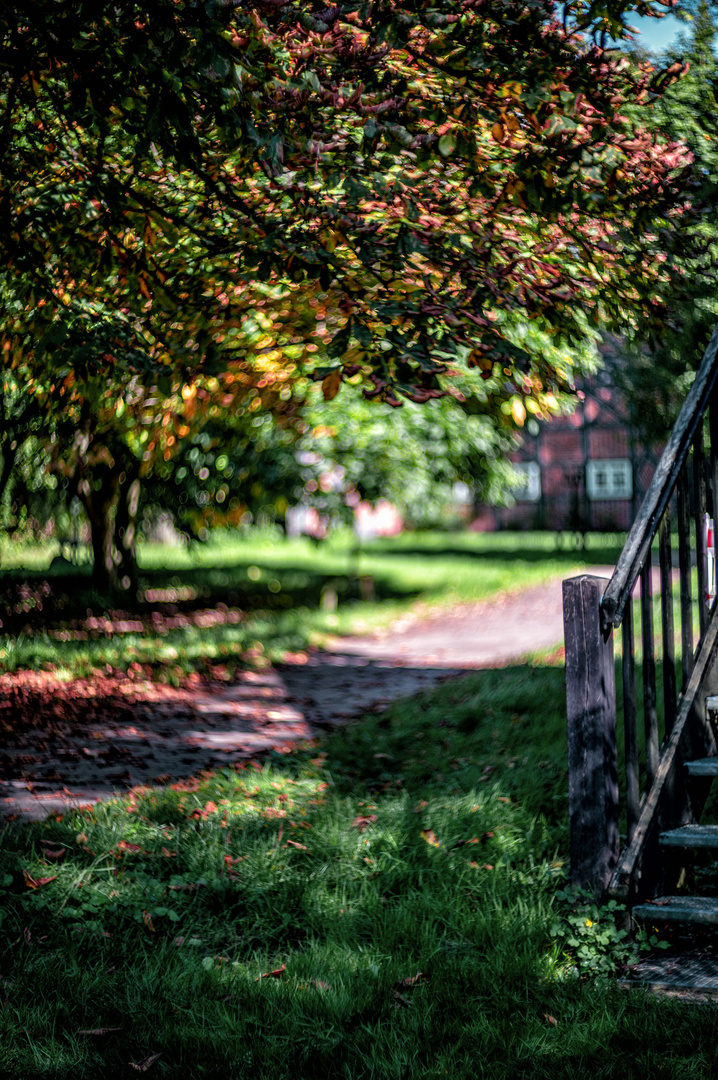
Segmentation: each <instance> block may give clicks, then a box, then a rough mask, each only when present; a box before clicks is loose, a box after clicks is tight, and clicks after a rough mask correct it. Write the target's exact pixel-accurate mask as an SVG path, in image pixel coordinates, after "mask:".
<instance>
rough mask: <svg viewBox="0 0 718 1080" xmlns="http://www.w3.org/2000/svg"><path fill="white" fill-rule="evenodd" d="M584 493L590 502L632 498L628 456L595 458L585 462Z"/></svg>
mask: <svg viewBox="0 0 718 1080" xmlns="http://www.w3.org/2000/svg"><path fill="white" fill-rule="evenodd" d="M586 494H587V495H588V497H589V499H590V500H591V501H592V502H616V501H619V502H626V501H627V500H628V499H632V498H633V468H632V466H631V461H630V458H597V459H595V460H593V461H588V462H586Z"/></svg>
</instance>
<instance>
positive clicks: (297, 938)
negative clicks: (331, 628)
mask: <svg viewBox="0 0 718 1080" xmlns="http://www.w3.org/2000/svg"><path fill="white" fill-rule="evenodd" d="M562 681H563V671H562V669H561V667H560V666H556V665H555V663H552V662H550V661H548V660H546V659H544V660H542V661H536V662H534V663H530V664H526V665H521V666H517V667H513V668H505V669H501V670H497V671H490V672H481V673H477V674H473V675H470V676H465V677H462V678H461V679H458V680H454V681H452V682H449V683H446V684H444V685H442V686H440V687H439V688H437V689H435V690H433V691H431V692H430V693H425V694H422V695H421V696H420V697H418V698H416V699H412V700H410V701H404V702H398V703H396V704H395V705H393V706H392V707H391V708H390V709H389V710H388V711H387V712H386V713H383V714H380V715H374V716H371V717H368V718H365V719H364V720H363V721H361V722H360V723H357V724H354V725H352V726H351V727H350V728H349V729H347V730H344V731H337V732H335V733H334V734H332V735H331V736H330V737H328V738H327V739H326V740H324V741H323V742H322V743H321V744H317V745H314V746H312V747H311V748H307V749H305V750H300V751H298V752H296V753H293V754H288V755H281V754H272V755H270V756H269V757H268V758H267V759H265V760H264V761H262V762H256V763H254V764H253V763H249V764H247V765H246V766H245V767H244V768H243V769H238V770H226V771H223V772H220V773H217V774H205V775H203V776H201V777H199V778H198V779H197V780H196V781H195V782H192V781H190V782H187V783H185V784H182V785H176V786H175V788H171V787H170V788H163V789H145V790H144V791H138V792H136V793H135V794H134V795H132V796H131V797H130V798H129V799H127V800H124V801H117V802H114V803H109V804H100V805H97V806H94V807H91V808H88V809H87V810H85V811H82V812H80V811H76V812H72V813H71V814H66V815H65V816H64V817H62V818H61V819H57V818H56V817H53V818H51V819H49V820H48V821H47V822H41V823H35V824H30V825H23V826H19V825H17V824H11V825H8V826H7V827H6V828H5V830H4V832H3V833H2V837H1V842H0V882H1V883H2V884H3V892H2V894H0V895H1V897H2V902H1V910H2V914H3V925H2V934H3V948H2V968H1V969H0V970H1V971H2V982H1V983H0V988H1V989H2V994H3V997H4V999H5V1003H4V1005H3V1007H2V1008H0V1074H2V1075H3V1076H8V1077H15V1076H22V1077H28V1078H35V1077H38V1078H39V1077H42V1078H43V1080H45V1078H50V1077H52V1078H61V1077H62V1078H68V1080H69V1078H70V1077H72V1078H73V1080H84V1078H90V1077H97V1076H103V1077H104V1076H124V1075H128V1076H129V1075H134V1071H133V1070H131V1069H130V1068H129V1066H128V1064H127V1063H128V1062H131V1061H132V1062H135V1063H137V1062H141V1061H142V1060H144V1059H145V1058H147V1057H148V1056H150V1055H154V1054H161V1057H159V1058H158V1059H157V1060H156V1062H155V1063H154V1064H153V1065H152V1066H151V1068H152V1075H154V1076H158V1077H160V1076H168V1077H169V1076H177V1077H183V1078H193V1077H215V1076H221V1077H226V1078H228V1080H233V1078H235V1077H236V1078H240V1077H241V1078H244V1077H247V1078H250V1077H251V1078H256V1077H260V1078H264V1077H267V1078H269V1077H272V1078H273V1080H274V1078H277V1080H283V1078H285V1077H286V1078H290V1077H291V1078H292V1080H294V1078H296V1077H302V1078H304V1077H309V1078H313V1077H317V1078H320V1077H321V1078H322V1080H324V1078H347V1080H349V1078H351V1080H364V1078H367V1080H368V1078H376V1080H379V1078H381V1080H384V1078H386V1080H389V1078H391V1080H394V1078H411V1080H414V1078H417V1080H419V1078H421V1080H423V1078H437V1080H439V1078H442V1077H446V1076H450V1077H452V1078H462V1080H463V1078H466V1080H474V1078H476V1077H488V1078H492V1080H493V1078H496V1080H499V1078H501V1080H514V1078H527V1080H528V1078H532V1080H533V1078H536V1080H538V1078H544V1077H545V1078H552V1080H553V1078H564V1077H565V1078H566V1080H569V1078H570V1080H574V1078H577V1077H578V1078H583V1077H599V1078H603V1077H617V1078H618V1077H621V1078H624V1077H627V1078H636V1080H639V1078H640V1080H644V1078H645V1077H647V1076H649V1077H654V1076H666V1077H671V1080H674V1078H679V1080H680V1078H685V1080H688V1078H690V1080H702V1078H703V1077H705V1078H708V1077H710V1076H712V1075H714V1074H715V1069H716V1066H717V1065H718V1038H717V1036H718V1011H716V1010H715V1009H714V1008H712V1007H696V1006H690V1005H686V1004H681V1003H677V1002H673V1001H661V1000H658V999H654V998H651V997H650V996H648V995H644V994H643V993H640V992H634V993H631V994H630V995H628V994H626V993H625V992H623V991H620V990H618V989H617V988H616V986H615V983H614V982H613V981H612V979H611V978H610V976H611V975H612V974H613V972H614V970H615V968H616V966H617V965H620V963H621V962H624V963H625V962H630V961H631V960H633V959H635V957H636V956H637V955H638V946H637V945H635V944H627V942H626V940H625V939H621V938H620V936H619V935H618V934H617V932H616V930H615V923H614V922H613V919H612V915H611V913H610V912H601V911H596V910H595V909H593V908H591V907H590V906H582V905H581V904H580V903H577V902H576V901H574V900H571V899H570V898H567V897H566V893H565V850H566V825H565V818H566V813H565V811H566V801H565V800H566V794H565V789H566V766H565V730H564V729H565V717H564V709H563V687H562ZM361 819H365V820H364V821H362V820H361ZM61 848H64V849H65V853H64V855H63V856H62V857H61V858H60V859H54V858H52V857H51V856H52V854H53V853H56V852H58V851H60V849H61ZM48 853H49V854H48ZM26 874H27V875H29V878H30V879H31V880H29V879H28V878H27V877H26V876H25V875H26ZM54 875H57V877H56V878H55V879H54V880H52V881H48V882H47V883H45V884H41V885H39V887H37V888H33V887H32V885H33V882H35V883H37V882H38V880H39V879H41V878H45V877H53V876H54ZM277 971H279V972H280V974H278V975H267V973H270V972H277ZM420 973H421V975H420ZM264 975H267V977H263V976H264ZM419 976H420V977H419ZM408 980H411V981H410V982H407V981H408ZM111 1028H117V1029H119V1030H117V1031H107V1032H106V1033H105V1034H94V1035H93V1034H89V1035H88V1034H81V1032H83V1031H93V1030H97V1029H111Z"/></svg>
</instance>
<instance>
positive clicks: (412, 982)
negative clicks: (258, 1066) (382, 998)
mask: <svg viewBox="0 0 718 1080" xmlns="http://www.w3.org/2000/svg"><path fill="white" fill-rule="evenodd" d="M428 981H429V976H428V975H425V974H424V972H423V971H417V973H416V975H410V976H409V977H408V978H407V979H399V981H398V982H395V983H394V988H395V989H396V990H412V989H413V988H414V987H415V986H416V985H417V983H424V982H428Z"/></svg>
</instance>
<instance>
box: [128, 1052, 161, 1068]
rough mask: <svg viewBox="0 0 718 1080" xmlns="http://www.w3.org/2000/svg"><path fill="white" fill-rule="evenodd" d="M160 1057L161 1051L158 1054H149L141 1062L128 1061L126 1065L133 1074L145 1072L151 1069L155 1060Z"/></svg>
mask: <svg viewBox="0 0 718 1080" xmlns="http://www.w3.org/2000/svg"><path fill="white" fill-rule="evenodd" d="M161 1057H162V1051H160V1053H159V1054H150V1056H149V1057H146V1058H143V1059H142V1061H128V1062H127V1064H128V1065H129V1066H130V1068H131V1069H134V1070H135V1072H147V1070H148V1069H151V1068H152V1066H153V1065H154V1063H155V1062H156V1061H157V1059H158V1058H161Z"/></svg>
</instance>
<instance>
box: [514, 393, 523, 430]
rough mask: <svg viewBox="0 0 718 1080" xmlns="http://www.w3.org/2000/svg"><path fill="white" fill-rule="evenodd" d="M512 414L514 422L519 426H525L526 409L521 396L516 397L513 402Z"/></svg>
mask: <svg viewBox="0 0 718 1080" xmlns="http://www.w3.org/2000/svg"><path fill="white" fill-rule="evenodd" d="M511 415H512V416H513V418H514V423H515V424H516V425H517V426H518V427H523V426H524V421H525V419H526V409H525V408H524V403H523V401H522V400H521V398H514V399H513V401H512V402H511Z"/></svg>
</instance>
